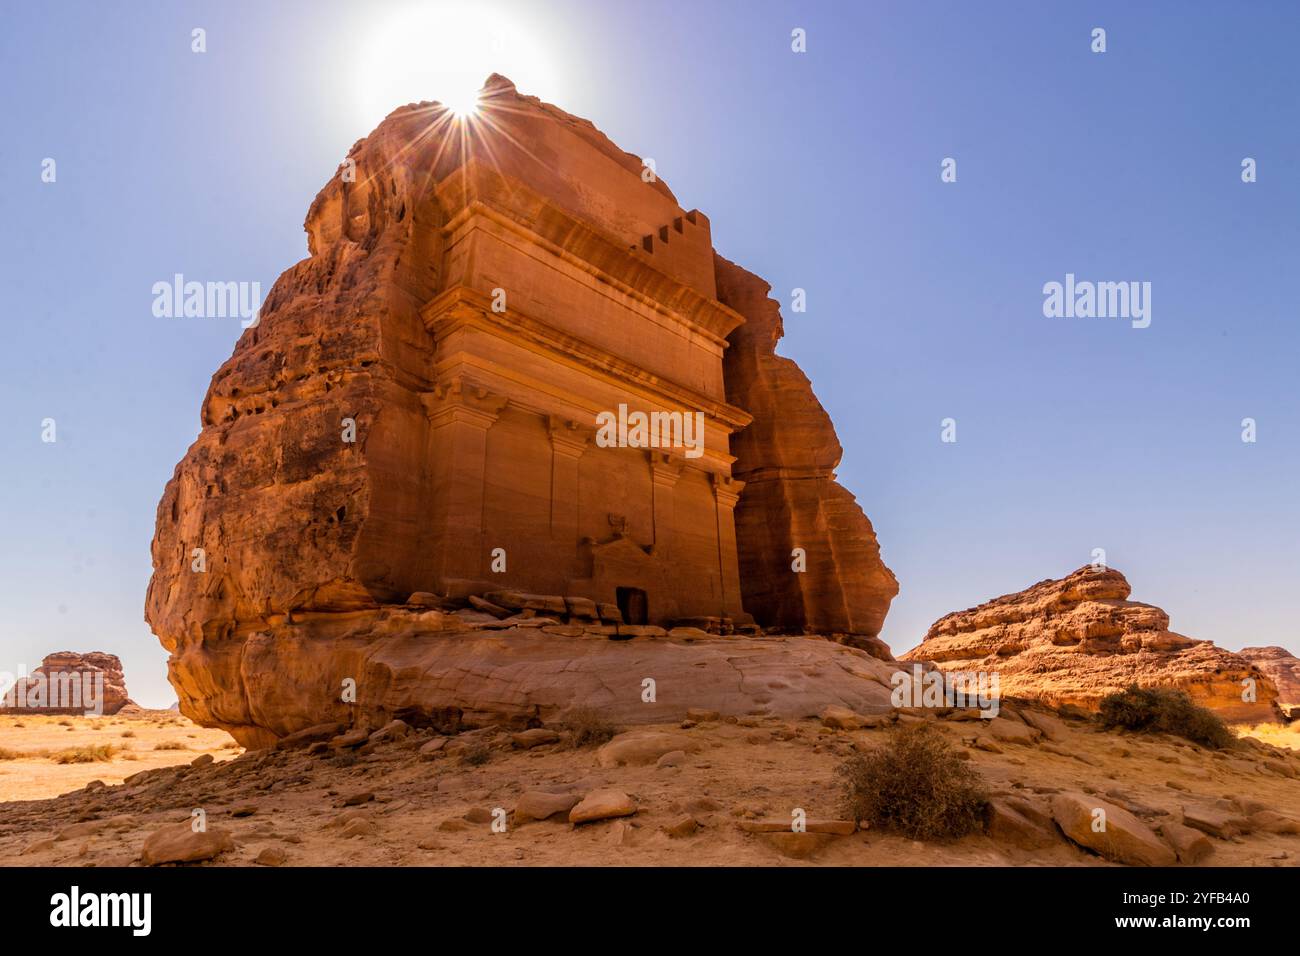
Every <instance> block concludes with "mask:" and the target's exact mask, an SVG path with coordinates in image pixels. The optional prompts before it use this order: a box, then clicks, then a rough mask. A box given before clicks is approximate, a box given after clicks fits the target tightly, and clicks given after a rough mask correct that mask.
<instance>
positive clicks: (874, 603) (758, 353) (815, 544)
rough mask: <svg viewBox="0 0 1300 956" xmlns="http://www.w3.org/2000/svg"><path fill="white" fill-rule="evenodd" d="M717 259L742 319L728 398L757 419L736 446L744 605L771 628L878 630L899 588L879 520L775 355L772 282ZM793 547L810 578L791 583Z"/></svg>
mask: <svg viewBox="0 0 1300 956" xmlns="http://www.w3.org/2000/svg"><path fill="white" fill-rule="evenodd" d="M716 261H717V269H716V275H717V281H718V298H719V299H720V300H722V301H723V302H724V303H726V304H727V305H729V306H731V307H732V308H733V309H735V310H736V311H737V312H739V313H740V314H741V315H743V316H744V317H745V324H744V325H742V326H740V327H739V328H737V329H736V331H735V332H733V333H732V334H731V338H730V342H731V344H730V347H729V348H728V349H727V354H726V359H725V367H726V379H727V398H728V399H729V400H730V401H732V402H733V403H735V404H736V405H739V406H741V407H742V408H744V409H745V410H746V411H748V412H749V413H750V414H751V415H753V416H754V420H753V422H752V423H751V424H750V425H749V426H748V427H747V428H746V429H745V430H744V431H742V432H741V433H740V434H739V435H737V436H736V438H735V439H734V440H733V442H732V453H733V454H735V456H736V464H735V465H734V466H733V470H734V472H735V474H736V476H737V477H738V478H741V479H743V480H744V482H745V491H744V492H743V493H742V494H741V497H740V504H739V505H737V507H736V537H737V539H738V540H739V542H740V544H741V548H740V585H741V591H742V592H743V594H744V598H745V609H746V610H747V611H749V613H751V614H753V615H754V616H755V617H756V618H758V619H759V620H760V621H762V622H763V623H764V624H765V626H768V627H783V628H787V629H789V630H793V631H798V630H808V631H816V632H820V633H823V634H826V633H836V632H841V633H848V634H859V635H871V636H874V635H876V634H879V633H880V629H881V627H882V626H883V624H884V621H885V613H886V612H887V611H888V610H889V604H890V602H891V601H892V600H893V598H894V596H895V595H896V594H897V593H898V581H897V580H895V578H894V575H893V573H892V572H891V571H890V570H889V568H887V567H885V564H884V562H883V561H881V559H880V547H879V545H878V544H877V543H876V534H875V530H874V529H873V528H872V526H871V521H870V520H869V519H868V518H867V516H866V515H865V514H863V512H862V509H861V508H860V507H858V503H857V501H856V500H855V499H854V497H853V495H851V494H850V493H849V492H848V491H846V490H845V489H844V488H843V487H842V486H840V485H839V484H838V483H837V482H836V481H835V469H836V468H838V467H839V463H840V457H841V455H842V454H843V449H842V448H841V447H840V443H839V439H838V438H836V436H835V428H834V426H832V425H831V420H830V416H829V415H827V414H826V410H825V409H824V408H822V406H821V403H820V402H818V401H817V397H816V396H815V395H814V394H813V391H812V385H811V384H810V383H809V381H808V378H807V376H806V375H804V373H803V372H802V371H801V370H800V369H799V366H798V365H796V364H795V363H794V362H793V361H791V360H790V359H788V358H783V357H782V356H779V355H777V354H776V344H777V342H778V341H780V339H781V336H782V335H783V334H784V330H783V327H782V324H781V312H780V307H779V306H778V304H777V302H776V301H775V300H774V299H772V298H770V297H769V296H768V294H767V293H768V291H769V290H770V289H771V286H769V285H768V284H767V283H766V282H764V281H763V280H762V279H760V278H759V277H758V276H756V275H754V274H753V273H751V272H747V271H745V270H744V269H742V268H741V267H740V266H737V265H735V264H734V263H731V262H728V261H727V260H726V259H723V258H722V257H721V256H718V257H717V260H716ZM795 548H802V549H803V551H804V554H805V555H806V559H807V563H808V571H807V572H806V573H803V574H798V575H795V576H794V579H793V581H792V580H791V573H790V564H791V554H792V552H793V550H794V549H795ZM864 649H867V648H865V647H864Z"/></svg>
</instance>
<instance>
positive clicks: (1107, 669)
mask: <svg viewBox="0 0 1300 956" xmlns="http://www.w3.org/2000/svg"><path fill="white" fill-rule="evenodd" d="M1129 593H1130V588H1129V583H1128V581H1127V580H1126V579H1125V577H1124V575H1123V574H1121V573H1120V572H1119V571H1116V570H1114V569H1113V568H1093V567H1091V566H1088V567H1083V568H1080V569H1079V570H1077V571H1075V572H1074V573H1073V574H1070V575H1068V576H1066V577H1064V578H1059V579H1056V580H1048V581H1040V582H1039V583H1038V584H1035V585H1033V586H1032V587H1030V588H1026V589H1025V590H1024V591H1019V592H1016V593H1015V594H1007V595H1003V596H1002V597H999V598H994V599H993V600H992V601H988V602H986V603H984V604H981V605H980V606H979V607H975V608H971V609H970V610H966V611H956V612H954V613H952V614H949V615H947V616H945V617H943V618H940V619H939V620H938V621H936V622H935V623H934V625H933V626H932V627H931V628H930V630H929V631H928V632H927V633H926V635H925V639H924V640H923V641H922V642H921V643H920V644H919V645H917V646H916V647H915V648H913V649H912V650H910V651H908V652H907V653H906V654H903V655H901V656H900V660H909V661H932V662H933V663H934V664H935V665H936V666H938V667H939V668H940V669H941V670H944V671H990V672H996V673H997V674H998V675H999V681H1000V684H1001V692H1002V694H1004V695H1006V696H1011V697H1034V698H1040V699H1042V700H1045V701H1047V702H1049V703H1052V704H1057V705H1059V704H1067V703H1068V704H1074V705H1076V706H1080V707H1083V708H1086V709H1096V707H1097V704H1098V701H1100V699H1101V698H1102V697H1103V696H1105V695H1106V694H1110V693H1114V692H1116V691H1119V690H1123V689H1124V688H1125V687H1127V686H1129V685H1130V684H1135V683H1136V684H1138V685H1140V686H1143V687H1148V686H1155V687H1176V688H1180V689H1182V690H1185V691H1187V692H1188V694H1190V695H1191V696H1192V698H1193V699H1194V700H1196V701H1197V702H1198V703H1200V704H1203V705H1204V706H1206V707H1209V708H1211V709H1213V710H1215V711H1217V712H1218V713H1219V714H1220V715H1221V716H1222V717H1224V718H1225V719H1228V720H1234V721H1270V720H1276V719H1277V717H1278V713H1277V709H1276V707H1275V702H1276V700H1277V688H1276V686H1275V685H1274V683H1273V681H1272V680H1270V679H1269V678H1268V677H1267V676H1266V675H1265V674H1264V673H1263V672H1262V671H1261V670H1260V668H1258V667H1256V666H1255V665H1254V664H1252V663H1250V661H1248V660H1246V659H1245V658H1244V657H1242V656H1241V655H1238V654H1233V653H1232V652H1230V651H1225V650H1224V649H1223V648H1221V647H1217V646H1215V645H1214V644H1213V643H1212V642H1210V641H1198V640H1194V639H1192V638H1190V637H1185V636H1184V635H1182V634H1178V633H1176V632H1174V631H1171V630H1169V615H1168V614H1166V613H1165V612H1164V611H1162V610H1161V609H1160V608H1158V607H1153V606H1152V605H1150V604H1141V603H1139V602H1137V601H1130V600H1129V599H1128V598H1129ZM1248 679H1249V680H1251V681H1253V684H1254V689H1255V700H1254V701H1249V700H1244V699H1243V691H1244V690H1246V685H1244V684H1243V681H1246V680H1248Z"/></svg>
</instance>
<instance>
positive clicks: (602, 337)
mask: <svg viewBox="0 0 1300 956" xmlns="http://www.w3.org/2000/svg"><path fill="white" fill-rule="evenodd" d="M449 124H450V120H449V118H448V115H447V114H446V113H445V112H444V111H442V110H441V108H439V107H437V106H430V105H428V104H423V105H419V106H411V107H403V108H401V109H399V110H396V111H395V112H394V113H393V114H391V115H390V116H389V117H388V118H387V119H386V120H385V121H384V122H383V123H382V124H381V125H380V126H379V127H378V128H377V129H376V130H375V131H374V132H373V133H372V134H371V135H370V136H368V137H367V138H365V139H364V140H361V141H359V142H358V143H357V144H356V145H355V146H354V147H353V148H352V151H351V152H350V154H349V156H348V162H347V163H346V164H345V165H344V166H342V167H340V170H339V172H338V174H336V175H335V177H334V178H333V179H332V180H331V181H330V182H329V183H328V184H327V185H326V186H325V188H324V189H323V190H321V192H320V194H319V195H318V196H317V197H316V199H315V201H314V202H313V203H312V204H311V208H310V210H309V211H308V214H307V220H306V223H305V228H306V231H307V236H308V251H309V253H310V255H309V257H308V258H307V259H304V260H303V261H301V262H299V263H297V264H296V265H294V266H292V267H291V268H289V269H288V270H286V271H285V272H284V273H283V274H282V275H281V276H280V278H279V280H277V282H276V283H275V286H274V287H273V288H272V290H271V292H270V294H269V295H268V297H267V299H266V302H265V303H264V304H263V308H262V310H261V322H260V324H259V325H258V326H256V327H254V328H251V329H249V330H247V331H245V333H244V334H243V335H242V336H241V338H240V340H239V342H238V343H237V345H236V347H235V350H234V354H233V355H232V356H231V357H230V359H229V360H228V361H227V362H226V363H225V364H224V365H223V366H222V367H221V368H220V369H219V370H218V371H217V373H216V374H215V375H214V376H213V379H212V383H211V385H210V386H209V389H208V393H207V395H206V397H205V398H204V401H203V405H202V412H201V421H202V425H203V428H202V431H201V432H200V434H199V437H198V438H197V439H196V440H195V442H194V444H193V445H192V446H191V447H190V449H189V450H188V451H187V452H186V455H185V457H184V458H183V459H182V461H181V462H180V464H178V466H177V468H176V471H175V473H174V475H173V477H172V479H171V481H170V482H168V484H167V487H166V489H165V491H164V493H163V498H162V501H161V502H160V504H159V508H158V519H157V526H156V531H155V536H154V541H153V546H152V553H153V563H154V576H153V579H152V580H151V582H150V586H149V592H148V595H147V597H146V607H145V616H146V619H147V620H148V621H149V623H150V625H151V626H152V627H153V629H154V631H155V632H156V633H157V634H158V636H159V638H160V640H161V641H162V643H163V644H164V646H165V647H167V649H168V650H169V651H170V652H171V655H172V657H171V661H170V674H171V679H172V682H173V684H174V686H175V687H176V688H177V692H178V696H179V698H180V706H181V709H182V711H183V712H185V713H186V714H189V715H190V716H193V717H195V718H196V719H200V720H201V721H202V722H204V723H209V724H216V725H220V726H225V727H227V728H232V729H234V730H235V731H237V732H238V733H239V734H243V737H242V738H241V739H256V740H263V741H264V740H265V739H266V734H268V733H270V734H277V733H283V732H286V731H285V727H286V726H287V725H286V724H285V722H284V720H282V719H279V718H278V717H276V716H275V715H276V713H277V712H278V711H277V708H279V707H282V706H284V702H283V701H282V700H281V699H280V696H279V695H271V694H270V692H269V691H268V690H267V682H266V680H265V679H264V675H260V674H258V673H256V667H257V666H258V664H257V662H256V659H254V658H252V657H250V656H248V654H246V653H245V650H246V648H247V647H248V646H249V641H251V640H253V638H254V637H255V636H257V635H261V634H265V633H267V630H268V629H275V630H276V632H277V633H284V632H286V631H288V632H293V633H299V634H301V635H302V636H303V639H304V640H306V639H308V638H310V637H311V636H312V635H313V634H314V633H316V632H318V631H320V629H321V628H322V627H324V623H323V622H325V621H327V620H330V619H333V618H334V617H336V616H340V615H341V616H343V617H347V616H349V615H358V614H373V613H375V612H376V611H377V610H379V609H381V608H383V607H386V606H391V605H394V604H399V603H401V602H403V601H405V600H406V599H407V597H408V596H409V595H411V594H412V593H414V592H421V591H432V592H437V593H441V594H444V595H457V596H464V595H466V594H469V593H475V592H485V591H487V590H492V589H500V588H515V589H519V590H526V591H531V592H540V593H550V594H565V595H573V596H578V597H587V598H590V599H592V600H595V601H599V602H606V603H612V602H614V601H615V599H616V589H617V588H619V587H636V588H641V589H643V590H645V591H646V592H647V594H648V612H649V616H650V620H651V621H652V622H655V623H669V622H670V621H671V620H672V619H673V618H675V617H706V616H711V617H729V618H731V619H732V620H734V621H737V622H746V621H749V620H750V619H751V618H750V614H754V615H756V616H757V618H758V620H759V622H760V623H762V624H765V625H770V626H773V627H778V628H786V629H791V630H809V629H821V630H824V631H826V632H828V633H830V632H836V633H858V634H862V635H873V634H875V633H876V632H878V630H879V628H880V624H881V621H882V620H883V618H884V615H885V612H886V610H887V608H888V605H889V601H890V599H891V598H892V596H893V594H894V593H895V591H896V589H897V586H896V584H895V582H894V580H893V576H892V575H891V574H890V573H889V571H888V569H886V568H885V567H884V565H883V564H882V563H881V562H880V558H879V549H878V547H877V545H876V542H875V536H874V534H873V533H872V529H871V525H870V523H869V522H868V521H867V519H866V518H865V516H864V515H863V514H862V512H861V510H860V509H859V508H858V507H857V505H856V503H855V502H854V501H853V499H852V496H851V495H849V494H848V493H847V492H846V491H845V490H844V489H842V488H841V487H839V486H838V485H837V484H836V483H835V481H834V467H835V464H836V463H837V462H838V458H839V446H838V443H837V442H836V441H835V437H834V431H833V429H832V428H831V426H830V422H829V419H828V418H827V417H826V414H825V412H824V411H823V410H822V409H821V406H820V405H819V404H818V403H817V401H816V399H815V398H814V397H813V396H812V392H811V389H810V387H809V385H808V382H807V379H806V378H804V377H803V375H802V374H801V373H800V372H799V371H798V369H797V367H796V366H794V364H793V363H792V362H790V361H789V360H787V359H778V358H776V357H775V356H774V355H773V354H772V349H773V347H774V345H775V341H776V338H777V337H779V323H780V318H779V315H777V314H775V306H774V304H772V303H770V300H767V299H766V297H765V294H766V289H767V287H766V285H765V284H764V283H762V282H761V280H758V279H757V278H756V277H753V276H750V275H749V274H748V273H744V272H743V270H739V269H738V268H737V267H734V266H731V264H730V263H727V262H726V261H725V260H722V259H720V258H718V257H716V256H715V254H714V252H713V249H712V240H711V238H710V224H709V221H708V218H707V217H706V216H704V214H703V213H700V212H698V211H695V210H684V209H682V208H681V207H680V206H679V205H678V204H677V202H676V199H675V198H674V197H673V195H672V193H671V191H670V190H669V189H668V187H667V186H666V185H665V184H664V183H663V182H662V181H661V180H658V179H652V180H651V181H649V182H647V181H645V180H643V178H642V175H641V174H642V164H641V161H640V159H639V158H637V157H636V156H633V155H632V154H629V153H626V152H624V151H622V150H620V149H618V148H617V147H616V146H614V144H613V143H611V142H609V140H608V139H606V138H605V137H604V136H603V135H601V134H600V133H599V132H598V131H597V130H596V129H595V127H594V126H592V125H591V124H590V123H589V122H588V121H586V120H581V119H578V118H576V117H572V116H569V115H568V114H566V113H563V112H562V111H560V110H558V109H556V108H555V107H552V106H549V105H547V104H543V103H540V102H539V101H537V100H536V99H533V98H530V97H524V96H521V95H519V94H518V93H517V92H516V91H515V89H514V87H513V86H512V85H510V84H509V81H506V80H504V79H502V78H499V77H494V78H492V79H491V80H490V81H489V85H488V89H487V94H486V100H485V106H484V115H483V117H482V118H481V119H480V120H479V121H475V122H472V123H471V124H470V125H469V126H468V127H466V128H465V129H464V130H463V131H462V130H461V129H457V128H452V127H451V126H450V125H449ZM462 132H463V135H462ZM498 306H500V307H498ZM751 327H752V329H751V331H746V329H749V328H751ZM774 327H775V328H776V329H777V330H778V331H777V332H776V333H775V334H774V333H773V328H774ZM620 404H626V405H627V406H628V408H629V409H631V410H641V411H665V412H683V413H688V414H689V413H692V412H701V413H703V415H704V421H705V440H704V446H703V449H702V454H700V455H699V456H698V457H697V456H694V455H687V454H685V450H684V449H682V448H665V449H655V448H651V449H645V448H603V447H598V446H597V443H596V442H595V441H594V437H593V436H594V433H595V424H596V421H597V415H598V414H600V413H601V412H605V411H613V410H615V409H617V408H618V407H619V405H620ZM348 435H354V436H355V440H351V441H349V440H345V436H348ZM733 456H734V457H733ZM793 546H799V547H804V548H806V549H807V551H808V555H809V563H808V571H807V573H805V574H799V575H796V574H794V573H793V572H791V571H790V570H789V557H788V555H789V551H790V548H791V547H793ZM497 547H500V548H503V549H505V552H506V570H505V571H504V572H503V573H496V572H495V570H494V569H493V567H492V563H491V562H492V549H494V548H497ZM782 569H784V573H782ZM321 633H324V632H321ZM412 686H413V687H414V686H415V685H412ZM412 693H415V691H414V690H413V691H412ZM416 704H418V701H412V706H415V705H416ZM363 710H364V705H363ZM295 712H296V711H295ZM281 716H282V715H281ZM303 716H304V719H305V716H306V715H303Z"/></svg>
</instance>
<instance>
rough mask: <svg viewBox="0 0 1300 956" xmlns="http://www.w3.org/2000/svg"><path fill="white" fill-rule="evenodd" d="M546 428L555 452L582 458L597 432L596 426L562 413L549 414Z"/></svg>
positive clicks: (567, 456) (568, 456)
mask: <svg viewBox="0 0 1300 956" xmlns="http://www.w3.org/2000/svg"><path fill="white" fill-rule="evenodd" d="M546 429H547V431H548V432H549V433H550V436H551V447H552V448H553V449H554V450H555V453H556V454H557V455H563V456H565V457H566V458H581V457H582V455H583V452H585V451H586V450H587V446H588V445H589V444H590V443H591V440H592V438H593V437H594V436H595V434H596V430H595V429H594V428H591V427H589V426H587V425H583V424H581V423H579V422H575V421H573V420H572V419H569V418H564V417H562V416H560V415H547V416H546Z"/></svg>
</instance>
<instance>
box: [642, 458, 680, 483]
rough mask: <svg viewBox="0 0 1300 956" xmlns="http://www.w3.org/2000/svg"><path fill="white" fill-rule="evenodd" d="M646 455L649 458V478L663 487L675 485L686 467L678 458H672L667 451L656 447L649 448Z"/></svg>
mask: <svg viewBox="0 0 1300 956" xmlns="http://www.w3.org/2000/svg"><path fill="white" fill-rule="evenodd" d="M646 457H647V458H649V459H650V477H651V480H653V481H654V483H655V484H656V485H659V486H661V487H663V488H672V487H673V486H674V485H676V484H677V479H678V478H680V477H681V476H682V471H683V470H684V469H685V468H686V463H685V462H684V461H682V460H681V459H680V458H674V457H673V456H672V455H670V454H668V453H667V452H663V451H659V450H657V449H653V448H652V449H649V450H648V451H647V452H646Z"/></svg>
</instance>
